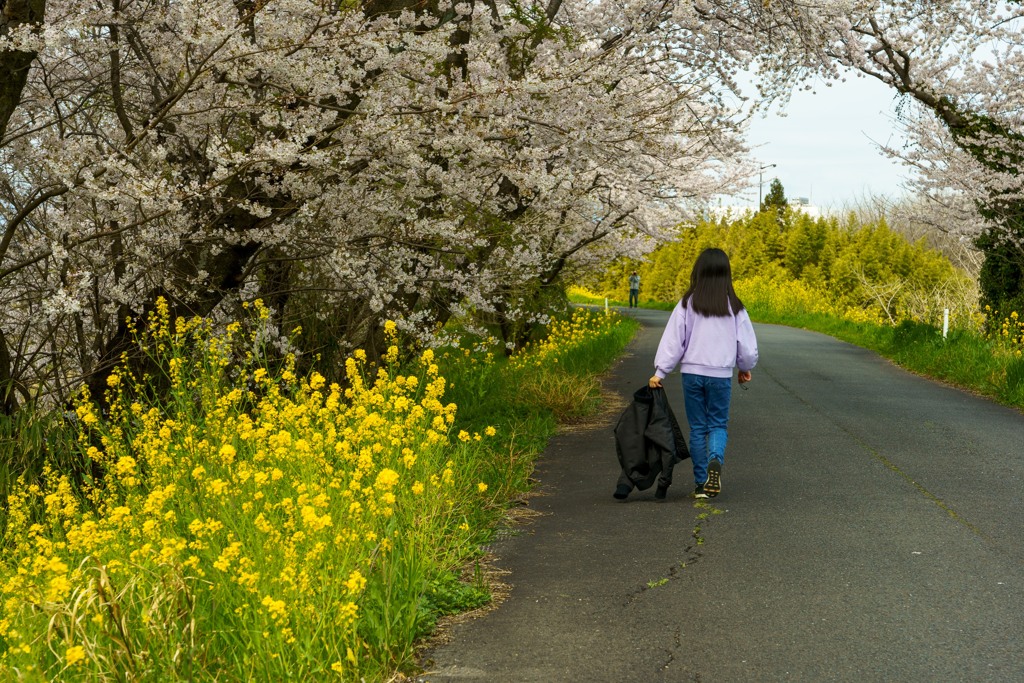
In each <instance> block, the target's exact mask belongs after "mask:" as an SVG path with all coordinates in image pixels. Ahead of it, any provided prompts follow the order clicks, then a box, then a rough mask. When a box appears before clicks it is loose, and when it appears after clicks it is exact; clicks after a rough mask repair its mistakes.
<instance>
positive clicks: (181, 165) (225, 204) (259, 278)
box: [0, 0, 820, 412]
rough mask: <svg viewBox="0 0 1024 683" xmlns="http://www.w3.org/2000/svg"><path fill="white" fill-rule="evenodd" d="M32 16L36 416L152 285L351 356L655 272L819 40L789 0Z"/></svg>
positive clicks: (25, 389)
mask: <svg viewBox="0 0 1024 683" xmlns="http://www.w3.org/2000/svg"><path fill="white" fill-rule="evenodd" d="M26 1H27V0H5V4H4V8H5V17H7V16H15V15H14V14H10V13H8V12H7V10H8V9H10V8H12V7H21V6H22V5H21V4H18V3H24V2H26ZM33 1H34V2H38V0H33ZM33 7H35V8H36V9H35V10H34V11H35V14H30V15H28V14H21V15H18V17H19V18H18V21H17V22H14V21H8V22H7V23H5V24H4V25H3V28H2V31H3V33H2V34H0V41H2V42H0V56H2V60H3V61H0V69H6V70H8V72H7V73H11V71H10V70H11V69H15V67H14V66H12V64H14V61H16V60H14V58H15V57H17V58H18V59H21V60H22V62H23V61H24V60H25V59H27V58H28V56H31V58H32V59H31V64H32V66H31V69H30V70H29V71H28V73H27V78H26V79H25V80H24V83H23V84H22V85H19V86H18V87H17V88H14V89H12V91H11V95H10V98H9V99H5V102H7V103H8V104H5V107H6V108H5V109H4V115H5V117H7V118H5V119H4V121H5V123H6V126H5V128H3V129H0V166H2V167H3V168H4V170H5V173H4V174H3V178H2V179H0V221H2V235H3V237H2V242H0V282H2V284H3V287H2V289H0V292H2V295H0V296H2V298H3V301H2V302H0V305H2V310H3V313H2V317H0V330H3V333H4V335H5V337H4V338H3V339H0V342H2V343H0V347H2V350H3V352H4V353H0V384H3V385H4V386H6V387H7V388H6V389H5V390H4V393H5V395H6V396H9V397H12V396H15V395H16V393H17V392H19V391H20V393H21V397H22V398H23V399H25V398H29V397H30V396H31V395H33V393H38V392H40V391H43V392H55V394H56V395H57V396H58V397H59V396H61V395H66V393H67V391H68V390H69V389H70V387H72V386H74V385H75V384H77V383H78V382H79V381H81V380H85V381H86V383H87V384H89V385H90V386H91V387H92V388H93V392H94V394H98V393H99V392H100V390H101V389H102V386H103V380H104V378H105V375H106V373H107V371H108V369H109V367H110V365H111V364H112V363H113V362H114V361H115V360H116V359H118V358H119V357H120V355H121V354H122V353H123V352H124V350H125V349H126V348H127V340H128V335H129V331H128V330H129V326H128V325H127V320H128V319H129V318H135V319H139V318H144V315H145V313H146V311H147V306H150V305H152V302H153V301H154V299H155V298H156V297H157V296H158V295H162V296H165V297H167V298H168V299H169V300H170V301H171V302H172V310H173V312H174V313H175V314H186V313H195V314H202V315H207V314H213V315H225V316H227V315H230V314H231V311H232V306H233V305H235V304H236V303H237V301H238V300H239V299H241V298H247V297H255V296H261V297H263V298H264V299H265V300H267V301H268V302H269V303H270V304H271V305H272V306H273V307H274V309H275V311H276V312H277V313H278V316H279V319H280V320H282V321H287V320H288V319H289V316H292V317H296V316H297V315H299V313H302V314H305V315H317V316H319V317H320V318H322V319H323V325H324V326H325V327H326V329H327V330H328V333H327V334H325V336H327V337H330V338H331V339H334V340H336V341H340V343H341V344H342V345H347V346H349V347H351V346H352V345H372V344H373V343H374V340H375V339H376V338H377V335H378V334H379V329H380V325H381V322H382V321H383V320H384V319H385V318H389V317H391V318H397V319H399V320H400V321H402V325H403V326H404V327H405V329H406V330H407V331H409V332H412V333H417V334H422V335H429V334H431V333H433V331H434V330H436V329H437V327H438V325H440V324H442V323H444V322H445V321H446V320H447V319H448V318H449V317H450V316H452V315H458V314H463V313H467V312H471V311H472V312H478V313H479V312H483V313H488V314H491V315H494V316H496V317H497V318H498V319H499V320H502V321H508V320H514V319H516V318H521V317H523V316H529V315H532V314H533V313H534V311H533V307H532V302H531V301H530V298H531V297H532V296H535V295H536V294H537V293H538V292H540V291H543V290H544V288H545V287H550V286H552V285H554V284H556V283H557V281H558V278H559V277H560V274H561V272H562V271H563V270H564V269H565V268H566V267H567V266H568V264H580V263H586V262H587V261H588V260H593V259H597V258H607V257H608V256H609V255H615V254H630V255H640V254H642V253H643V252H644V251H645V250H647V249H649V248H650V247H651V245H652V241H653V240H657V239H659V238H660V237H662V236H663V234H664V230H665V228H667V227H669V226H671V225H673V224H675V223H676V222H678V220H679V219H680V218H681V217H683V216H684V215H685V212H686V211H687V210H688V209H689V208H691V207H693V206H696V205H698V204H699V203H700V202H701V201H703V200H705V199H706V198H708V197H709V196H710V195H712V194H713V193H716V192H721V191H727V190H729V189H730V188H732V187H735V186H736V185H737V184H738V183H741V182H743V181H744V178H745V177H746V176H749V174H750V170H749V168H745V167H744V165H743V155H744V153H745V149H744V146H743V142H742V136H741V126H740V121H739V118H740V117H739V116H738V115H737V112H738V109H739V108H740V104H741V103H739V102H738V101H737V100H736V98H735V97H734V96H733V95H731V94H730V92H731V90H732V78H733V76H734V75H735V73H736V72H737V71H738V70H739V69H741V68H743V67H745V66H746V65H747V64H749V62H750V60H751V59H752V58H753V57H754V56H758V55H760V56H764V55H771V59H773V60H776V61H778V62H779V63H782V62H786V61H791V60H795V59H802V58H803V56H804V55H806V54H807V53H808V51H811V49H812V47H813V46H814V45H816V44H819V43H820V41H818V40H817V39H815V38H813V36H811V34H809V33H807V34H805V33H801V31H804V30H805V25H806V26H807V27H814V26H817V25H818V24H817V23H815V22H813V21H808V20H807V18H806V17H805V13H804V11H803V9H802V8H801V5H800V3H793V2H776V3H763V4H762V3H752V4H748V3H740V2H731V1H727V0H716V1H715V2H694V3H664V2H653V1H651V0H630V1H627V2H596V3H592V2H578V1H570V0H550V1H549V2H548V3H547V4H536V3H535V4H524V3H523V2H521V1H520V0H501V1H499V0H487V1H485V0H473V1H471V2H468V1H467V2H458V3H454V4H452V3H449V2H442V1H440V0H438V1H428V2H411V0H372V1H369V2H366V3H364V4H362V5H360V4H355V3H334V2H326V1H323V0H260V1H258V2H254V1H252V0H233V1H229V0H205V1H203V2H194V1H190V0H152V1H141V0H100V1H97V0H50V2H49V3H48V4H47V6H46V7H45V14H46V18H45V22H43V23H39V16H40V14H41V13H42V9H43V8H42V6H41V5H33ZM776 35H778V36H802V37H803V38H805V40H803V41H802V42H801V40H795V41H794V40H790V39H789V38H786V39H785V40H783V39H777V38H776ZM12 60H13V61H12ZM18 63H21V62H18ZM17 68H22V69H23V67H17ZM19 73H21V72H19ZM4 76H5V77H6V74H4ZM4 82H5V83H6V82H7V81H6V80H5V81H4ZM5 97H6V95H5ZM13 407H14V404H13V403H12V402H8V403H5V404H4V410H6V411H8V412H9V411H10V410H12V409H13Z"/></svg>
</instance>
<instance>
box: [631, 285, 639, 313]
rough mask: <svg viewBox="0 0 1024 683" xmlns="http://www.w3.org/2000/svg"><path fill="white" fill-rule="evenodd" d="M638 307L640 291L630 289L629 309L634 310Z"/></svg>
mask: <svg viewBox="0 0 1024 683" xmlns="http://www.w3.org/2000/svg"><path fill="white" fill-rule="evenodd" d="M639 305H640V290H639V289H631V290H629V307H630V308H635V307H637V306H639Z"/></svg>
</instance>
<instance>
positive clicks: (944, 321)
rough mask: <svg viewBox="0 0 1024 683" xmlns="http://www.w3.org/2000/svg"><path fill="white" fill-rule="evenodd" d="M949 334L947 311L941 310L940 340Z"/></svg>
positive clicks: (945, 309)
mask: <svg viewBox="0 0 1024 683" xmlns="http://www.w3.org/2000/svg"><path fill="white" fill-rule="evenodd" d="M948 332H949V309H948V308H944V309H942V338H943V339H945V338H946V333H948Z"/></svg>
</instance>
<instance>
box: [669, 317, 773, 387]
mask: <svg viewBox="0 0 1024 683" xmlns="http://www.w3.org/2000/svg"><path fill="white" fill-rule="evenodd" d="M680 363H682V368H681V369H682V372H683V373H684V374H691V375H704V376H705V377H732V369H733V368H735V367H739V369H740V370H751V369H753V367H754V366H755V365H756V364H757V338H756V337H755V336H754V326H753V325H751V324H750V316H749V315H747V311H746V310H742V311H740V312H739V314H738V315H730V316H728V317H724V318H709V317H706V316H703V315H701V314H699V313H696V312H695V311H694V310H693V307H692V306H691V305H690V304H689V302H687V305H686V308H683V306H682V301H680V302H679V303H678V304H676V307H675V310H673V311H672V315H671V317H669V319H668V325H666V326H665V332H664V333H663V334H662V335H661V343H660V344H658V353H657V354H656V355H655V357H654V374H655V375H657V376H658V377H661V378H662V379H664V378H665V376H666V375H668V374H669V373H670V372H672V371H673V370H675V369H676V366H678V365H679V364H680Z"/></svg>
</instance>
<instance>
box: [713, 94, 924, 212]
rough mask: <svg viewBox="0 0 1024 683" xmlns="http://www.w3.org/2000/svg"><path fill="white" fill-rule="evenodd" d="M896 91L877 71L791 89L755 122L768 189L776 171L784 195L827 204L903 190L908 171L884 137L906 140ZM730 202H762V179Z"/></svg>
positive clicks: (753, 139) (753, 138)
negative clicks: (884, 149)
mask: <svg viewBox="0 0 1024 683" xmlns="http://www.w3.org/2000/svg"><path fill="white" fill-rule="evenodd" d="M894 95H895V91H893V90H892V89H891V88H889V87H888V86H886V85H883V84H882V83H880V82H878V81H877V80H875V79H873V78H855V77H852V76H851V77H849V78H848V79H847V80H846V81H845V82H840V83H834V84H833V85H832V86H831V87H828V86H826V85H825V84H824V83H822V82H817V83H815V84H814V90H813V91H800V92H796V93H794V94H793V97H792V98H791V99H790V101H789V104H788V105H787V106H786V108H785V110H784V114H783V115H780V114H779V110H778V107H774V108H773V109H772V110H771V112H769V114H768V116H767V117H764V116H762V115H758V116H755V117H754V118H753V119H752V120H751V122H750V131H749V141H750V144H751V146H752V147H753V148H754V149H753V156H754V158H755V159H758V160H760V162H761V164H762V165H766V164H776V167H775V168H766V169H764V172H763V178H764V189H763V192H764V193H767V192H768V186H769V184H770V183H771V180H772V178H775V177H778V179H779V180H780V181H781V182H782V186H783V187H784V188H785V191H786V196H787V197H789V198H793V197H807V198H809V199H810V201H811V204H813V205H815V206H818V207H821V208H823V209H828V208H833V209H839V208H842V207H843V206H845V205H848V204H853V203H856V202H857V200H858V199H862V198H864V197H865V196H868V195H887V196H889V197H897V196H900V195H903V194H905V191H904V190H903V188H902V184H903V181H904V180H905V179H906V178H907V177H908V173H909V171H908V170H907V169H906V168H904V167H903V166H902V165H900V163H899V162H897V161H893V160H891V159H889V158H887V157H886V156H884V155H883V154H882V153H881V151H880V150H879V149H878V144H890V145H896V146H899V145H902V144H903V143H904V137H903V135H902V132H901V131H900V128H899V125H898V124H897V123H896V121H895V119H896V103H897V100H896V98H895V97H894ZM722 202H723V203H724V204H735V205H740V206H756V205H757V179H756V178H755V179H754V181H753V186H752V187H751V188H750V189H749V190H748V191H747V193H746V194H745V195H744V196H743V197H737V198H732V199H730V198H723V200H722Z"/></svg>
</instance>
